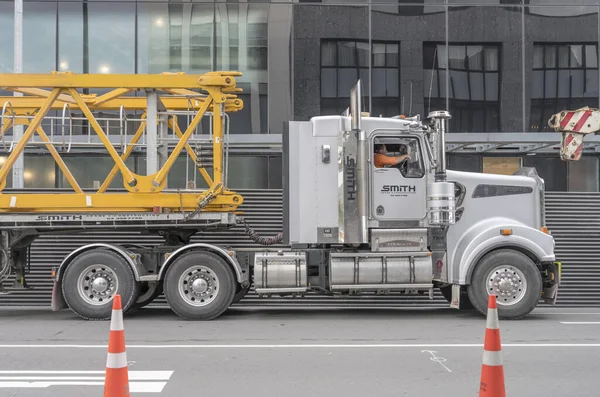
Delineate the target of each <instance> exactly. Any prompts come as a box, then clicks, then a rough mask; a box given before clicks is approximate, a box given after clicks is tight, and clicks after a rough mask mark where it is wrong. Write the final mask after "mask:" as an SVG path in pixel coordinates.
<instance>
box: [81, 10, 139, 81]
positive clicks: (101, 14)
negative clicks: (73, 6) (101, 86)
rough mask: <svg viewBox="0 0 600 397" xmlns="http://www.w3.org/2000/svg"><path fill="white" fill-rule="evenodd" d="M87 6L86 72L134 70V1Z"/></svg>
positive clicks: (126, 71)
mask: <svg viewBox="0 0 600 397" xmlns="http://www.w3.org/2000/svg"><path fill="white" fill-rule="evenodd" d="M88 8H89V22H88V26H89V30H88V34H89V72H90V73H134V71H135V24H133V23H132V21H133V20H135V4H133V3H104V2H103V3H89V4H88ZM84 23H85V22H84Z"/></svg>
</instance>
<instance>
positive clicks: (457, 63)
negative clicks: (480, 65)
mask: <svg viewBox="0 0 600 397" xmlns="http://www.w3.org/2000/svg"><path fill="white" fill-rule="evenodd" d="M465 57H466V47H465V46H456V45H451V46H449V47H448V65H449V67H450V69H461V70H464V69H466V58H465Z"/></svg>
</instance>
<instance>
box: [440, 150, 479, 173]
mask: <svg viewBox="0 0 600 397" xmlns="http://www.w3.org/2000/svg"><path fill="white" fill-rule="evenodd" d="M448 169H450V170H455V171H466V172H481V157H480V156H477V155H475V156H472V155H467V156H465V155H460V154H448Z"/></svg>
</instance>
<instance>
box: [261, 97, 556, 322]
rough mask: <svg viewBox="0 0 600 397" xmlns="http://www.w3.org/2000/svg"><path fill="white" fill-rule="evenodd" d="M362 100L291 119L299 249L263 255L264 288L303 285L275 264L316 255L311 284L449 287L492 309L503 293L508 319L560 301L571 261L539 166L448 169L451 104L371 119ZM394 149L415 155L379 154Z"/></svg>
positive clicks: (353, 290)
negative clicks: (280, 280) (274, 278)
mask: <svg viewBox="0 0 600 397" xmlns="http://www.w3.org/2000/svg"><path fill="white" fill-rule="evenodd" d="M356 90H357V88H356V87H355V89H354V91H356ZM351 98H352V103H351V109H350V111H349V113H347V114H345V115H340V116H318V117H314V118H312V119H311V120H310V121H299V122H290V123H288V125H287V131H286V132H285V133H284V137H283V153H284V157H283V158H284V167H283V168H284V169H283V171H284V231H283V236H284V243H285V244H289V245H290V247H291V249H292V252H293V253H290V254H289V255H290V256H289V257H286V256H287V255H288V254H287V253H286V252H282V253H279V254H277V255H275V254H272V255H271V256H269V254H266V256H260V258H258V259H256V260H255V262H254V265H255V270H254V274H255V283H256V282H258V283H259V285H258V287H257V292H258V293H265V294H268V293H273V292H275V293H276V292H286V291H287V292H291V291H292V290H289V289H287V290H286V289H285V288H284V286H283V285H282V286H281V288H280V289H277V286H276V285H275V284H271V285H269V283H268V281H267V279H268V277H266V276H264V274H265V272H266V273H267V274H268V271H267V270H266V269H268V267H269V266H275V267H279V271H281V269H282V268H281V266H283V265H282V263H283V262H282V261H288V262H289V261H291V260H292V259H294V260H299V263H300V266H301V268H303V266H304V263H306V272H307V274H308V275H307V277H306V288H305V287H303V286H300V284H298V283H297V284H296V287H297V288H300V290H302V291H309V290H311V289H313V288H318V289H319V290H320V291H328V292H329V293H334V294H371V293H375V294H379V293H385V294H423V293H426V294H427V293H428V294H429V295H430V297H431V298H433V291H434V289H436V288H437V289H439V290H440V291H441V292H442V295H443V296H444V297H445V298H446V299H447V300H448V301H449V302H450V306H451V307H454V308H457V309H458V308H475V309H477V310H478V311H480V312H481V313H486V311H487V301H488V296H489V294H495V295H496V298H497V302H498V307H499V315H500V317H501V318H508V319H518V318H522V317H524V316H525V315H527V314H528V313H530V312H531V311H532V310H533V309H534V308H535V307H536V305H537V304H538V302H539V301H540V299H541V298H543V299H544V300H546V301H547V302H550V303H554V302H555V300H556V296H557V289H558V285H559V284H560V269H559V264H557V263H556V262H555V255H554V239H553V238H552V236H551V235H550V234H549V232H548V230H547V229H546V228H545V224H544V217H543V212H544V211H543V208H544V203H543V196H544V184H543V180H541V178H539V176H537V174H536V173H535V170H519V172H517V175H510V176H505V175H490V174H482V173H468V172H457V171H452V170H447V169H446V159H445V139H444V136H445V133H446V131H447V130H448V124H449V122H448V120H449V119H450V118H451V115H450V114H449V113H448V112H445V111H436V112H432V113H431V114H430V115H429V116H428V118H427V119H426V120H424V121H422V120H421V119H420V117H419V116H414V117H410V118H406V117H391V118H384V117H369V116H368V115H367V116H366V117H364V115H363V114H362V113H361V112H359V111H358V109H360V105H357V104H359V103H360V95H359V94H356V92H353V94H352V96H351ZM382 145H384V146H385V150H384V151H380V150H379V149H380V148H381V147H382ZM378 152H379V153H378ZM383 153H385V155H386V156H388V157H390V158H394V157H396V156H403V155H406V158H405V159H403V160H402V161H399V162H397V164H396V162H394V161H392V162H390V161H385V163H390V164H386V165H382V164H379V161H378V162H376V161H375V158H376V155H381V154H383ZM275 267H273V269H275ZM257 270H260V272H261V274H260V275H259V276H258V277H256V274H257ZM290 272H291V269H290ZM279 274H281V273H279ZM300 274H303V273H302V271H301V272H300ZM311 275H312V276H311ZM294 291H298V290H294Z"/></svg>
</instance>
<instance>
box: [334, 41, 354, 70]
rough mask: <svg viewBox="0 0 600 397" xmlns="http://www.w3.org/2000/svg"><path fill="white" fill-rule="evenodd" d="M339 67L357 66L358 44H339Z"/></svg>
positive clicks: (349, 42)
mask: <svg viewBox="0 0 600 397" xmlns="http://www.w3.org/2000/svg"><path fill="white" fill-rule="evenodd" d="M337 47H338V66H356V42H354V41H339V42H338V45H337Z"/></svg>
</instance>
